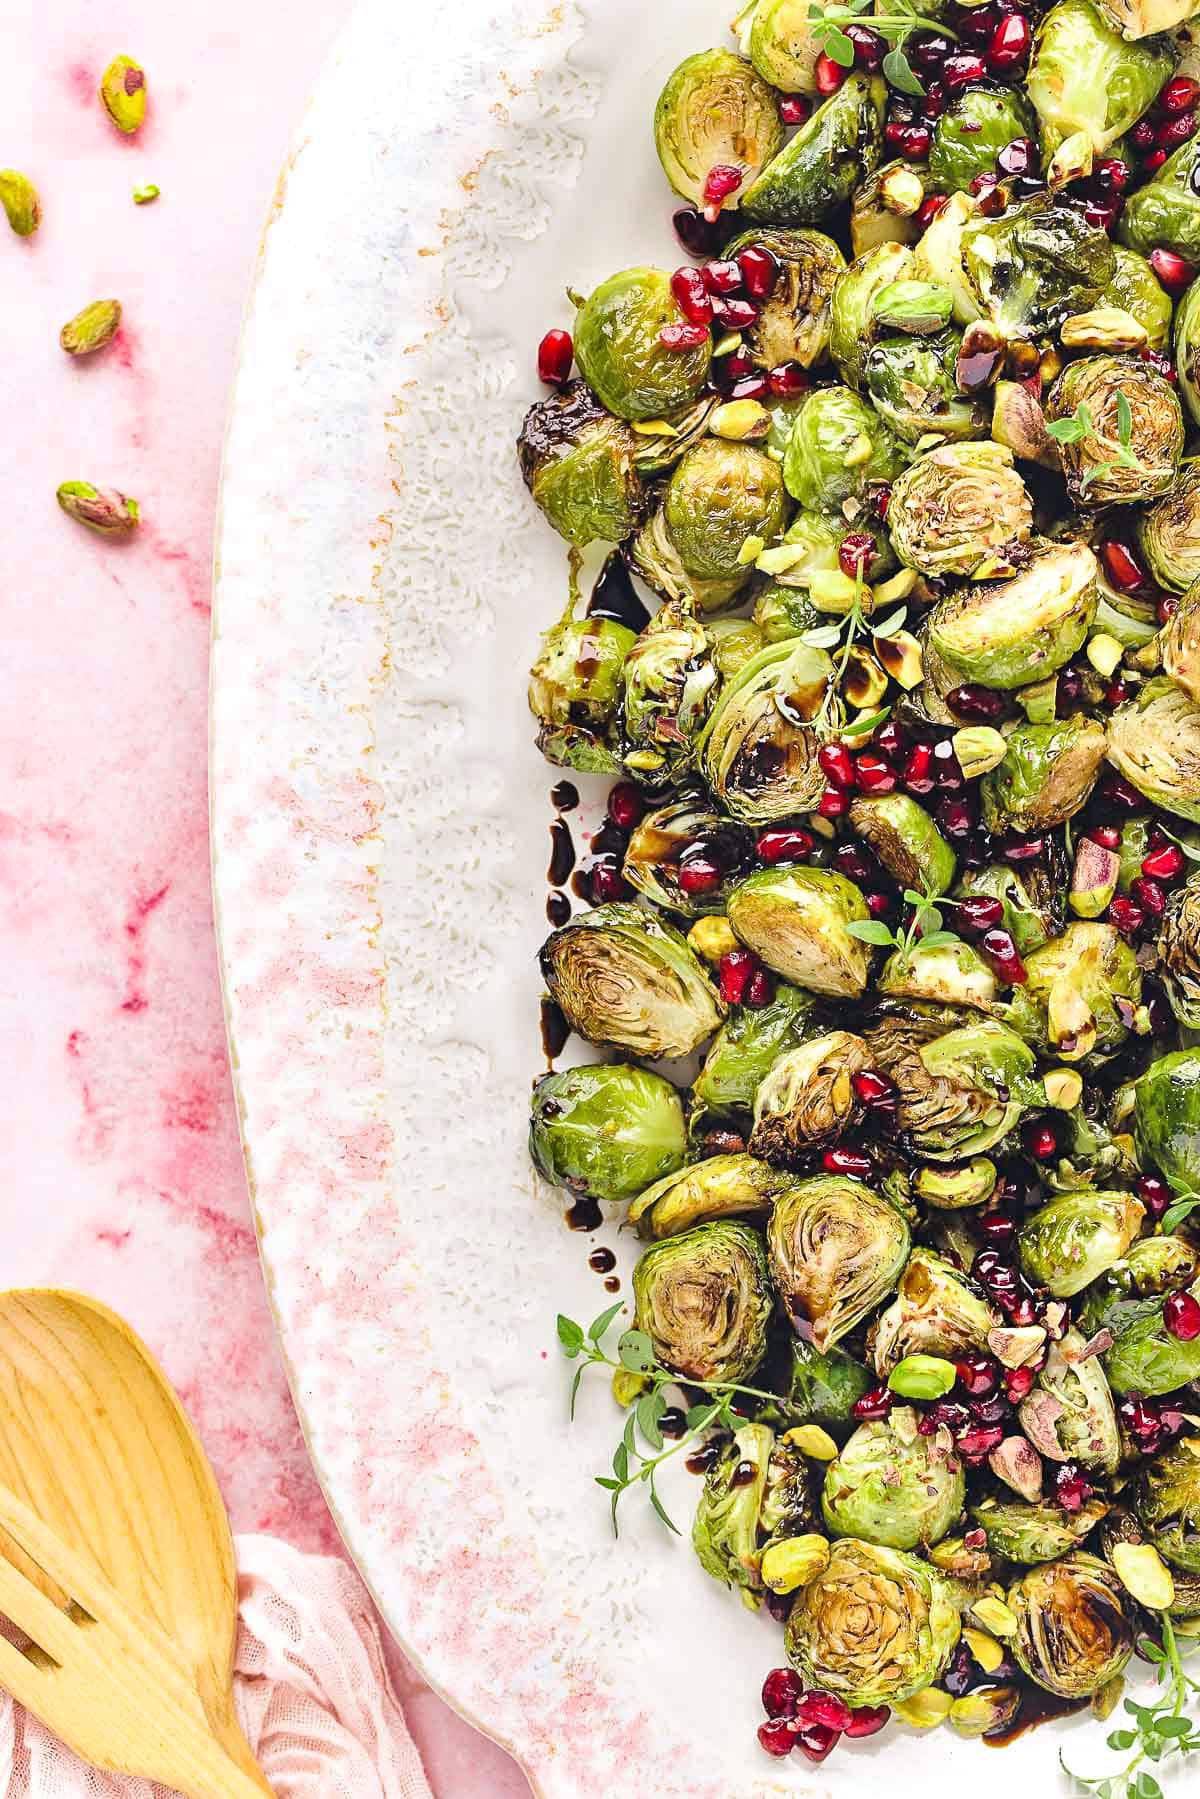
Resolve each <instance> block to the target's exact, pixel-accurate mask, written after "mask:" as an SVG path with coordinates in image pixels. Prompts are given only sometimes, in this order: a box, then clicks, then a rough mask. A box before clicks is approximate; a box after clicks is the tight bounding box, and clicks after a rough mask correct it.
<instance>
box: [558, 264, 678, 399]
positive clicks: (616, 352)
mask: <svg viewBox="0 0 1200 1799" xmlns="http://www.w3.org/2000/svg"><path fill="white" fill-rule="evenodd" d="M680 316H681V315H680V312H679V308H678V306H677V305H676V304H675V296H674V294H673V293H672V292H671V277H670V276H669V275H668V274H667V273H666V272H665V271H664V270H663V269H652V268H633V269H623V270H622V271H621V272H620V274H617V275H610V276H609V278H608V280H607V281H603V282H601V284H600V286H599V287H598V288H596V289H595V291H594V292H593V293H592V294H591V296H590V298H589V299H587V300H586V301H585V302H584V304H583V305H582V306H581V307H580V309H579V313H578V316H577V317H576V320H575V359H576V361H577V362H578V364H579V367H580V370H581V371H582V373H583V377H584V380H585V381H586V382H587V384H588V386H589V387H590V388H591V390H592V392H593V393H594V394H595V395H596V396H597V398H598V399H599V401H600V403H601V405H603V406H606V407H607V408H608V410H609V412H613V413H615V414H616V416H617V417H618V418H622V419H655V418H661V417H662V416H663V415H664V414H666V413H670V412H673V411H674V410H675V409H676V408H677V407H680V406H688V405H690V404H691V403H692V401H694V400H695V399H697V398H698V396H699V393H700V390H701V388H702V387H703V386H704V383H705V381H706V380H707V379H708V366H709V363H710V362H711V361H712V340H711V338H706V339H705V341H704V342H703V343H702V344H699V345H698V346H697V347H696V348H695V349H691V350H668V349H666V348H665V347H664V346H663V344H662V342H661V340H660V337H659V333H660V332H661V331H662V330H663V329H664V328H665V327H666V326H667V325H677V324H678V323H679V321H680Z"/></svg>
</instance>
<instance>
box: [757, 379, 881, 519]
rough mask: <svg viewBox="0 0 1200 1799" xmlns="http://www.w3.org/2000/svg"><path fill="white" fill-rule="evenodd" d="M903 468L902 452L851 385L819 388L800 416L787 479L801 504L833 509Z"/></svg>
mask: <svg viewBox="0 0 1200 1799" xmlns="http://www.w3.org/2000/svg"><path fill="white" fill-rule="evenodd" d="M903 466H904V452H903V450H902V449H901V447H900V445H899V444H898V443H897V442H896V439H895V438H894V437H893V435H892V433H891V431H890V430H889V429H888V428H887V426H886V425H885V424H884V423H883V421H882V420H881V419H880V417H879V415H878V414H877V413H876V412H875V411H874V410H873V408H872V407H870V406H868V405H867V403H866V401H865V400H861V399H860V398H859V396H858V395H857V394H856V393H855V392H854V391H853V389H852V388H849V387H820V388H817V389H816V390H815V391H814V392H813V393H812V394H810V395H809V397H808V399H807V400H806V401H805V402H804V405H803V406H802V407H801V408H800V410H799V412H798V413H797V415H796V420H795V423H794V424H793V426H792V432H791V436H790V437H789V439H788V447H787V455H786V456H785V457H784V461H783V479H784V484H785V486H786V487H787V490H788V492H789V493H790V494H791V496H792V498H793V499H794V500H798V501H799V502H800V504H801V506H804V507H807V508H808V509H809V510H810V511H813V512H826V513H832V512H835V511H838V510H839V509H840V508H841V507H842V506H843V504H844V503H845V502H846V501H847V500H851V499H860V500H861V499H863V498H864V497H865V495H866V493H867V490H868V488H869V486H870V484H871V483H872V482H877V481H890V480H891V479H892V478H893V476H895V475H898V474H899V472H900V470H901V468H902V467H903Z"/></svg>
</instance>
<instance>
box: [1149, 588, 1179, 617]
mask: <svg viewBox="0 0 1200 1799" xmlns="http://www.w3.org/2000/svg"><path fill="white" fill-rule="evenodd" d="M1154 610H1155V612H1156V613H1157V614H1158V622H1159V624H1160V625H1165V624H1166V622H1167V620H1168V619H1169V618H1174V616H1175V614H1176V613H1177V612H1178V611H1179V595H1178V594H1177V593H1164V594H1163V596H1162V598H1161V599H1160V600H1159V602H1158V604H1157V606H1156V607H1155V608H1154Z"/></svg>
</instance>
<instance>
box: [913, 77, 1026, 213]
mask: <svg viewBox="0 0 1200 1799" xmlns="http://www.w3.org/2000/svg"><path fill="white" fill-rule="evenodd" d="M1018 137H1027V138H1034V118H1033V110H1032V108H1031V107H1030V105H1029V102H1028V101H1027V100H1026V99H1025V97H1024V95H1023V94H1022V93H1021V91H1020V89H1019V88H1012V87H994V88H993V87H969V88H967V89H966V90H965V91H964V92H963V93H961V94H960V95H959V96H958V98H957V99H956V100H955V101H954V103H953V105H952V106H948V107H947V108H946V111H945V112H944V113H943V114H942V116H941V117H940V118H939V119H938V121H937V123H936V125H935V126H934V128H933V143H932V145H931V146H930V151H929V178H930V182H931V185H932V186H933V187H934V188H935V189H936V190H937V192H939V193H943V194H953V193H958V192H960V191H962V190H964V189H966V188H969V187H970V185H971V183H972V181H974V179H975V177H976V175H990V174H991V173H992V171H993V170H994V169H995V167H996V158H997V156H998V155H999V154H1000V152H1001V150H1003V149H1004V148H1005V146H1006V145H1007V144H1011V143H1012V141H1013V139H1014V138H1018ZM1035 141H1036V139H1035ZM1031 172H1036V171H1031Z"/></svg>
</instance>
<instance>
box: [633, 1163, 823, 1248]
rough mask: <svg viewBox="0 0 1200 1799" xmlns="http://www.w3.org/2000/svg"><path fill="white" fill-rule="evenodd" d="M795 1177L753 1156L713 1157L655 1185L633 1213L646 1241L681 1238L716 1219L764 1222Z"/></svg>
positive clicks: (669, 1175) (647, 1189)
mask: <svg viewBox="0 0 1200 1799" xmlns="http://www.w3.org/2000/svg"><path fill="white" fill-rule="evenodd" d="M791 1185H793V1178H792V1177H791V1176H790V1175H787V1174H781V1173H780V1172H779V1171H778V1169H775V1168H769V1167H768V1166H767V1164H766V1163H765V1162H760V1161H758V1160H757V1158H756V1157H754V1156H747V1155H732V1156H709V1157H708V1158H707V1160H705V1161H703V1162H693V1163H692V1164H691V1165H690V1166H689V1167H687V1168H680V1169H679V1170H678V1172H677V1173H675V1174H668V1175H665V1176H664V1177H663V1179H662V1180H656V1181H655V1183H654V1185H653V1186H652V1187H647V1188H646V1189H645V1191H644V1192H643V1193H640V1194H639V1195H638V1197H637V1198H636V1199H635V1200H634V1202H633V1204H632V1205H631V1206H630V1208H629V1215H628V1223H630V1224H632V1225H636V1227H637V1231H638V1235H639V1236H641V1237H677V1236H678V1235H679V1233H680V1232H681V1231H689V1230H691V1229H692V1227H693V1226H694V1225H697V1224H705V1223H708V1222H710V1221H711V1220H712V1219H714V1218H758V1217H765V1216H766V1214H767V1213H768V1212H769V1211H770V1209H771V1206H772V1205H773V1204H774V1202H775V1200H776V1199H777V1198H778V1196H779V1195H780V1193H783V1192H786V1191H787V1189H788V1188H789V1187H790V1186H791Z"/></svg>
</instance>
